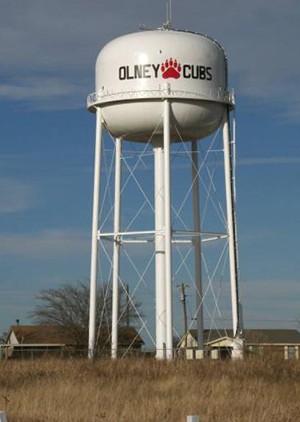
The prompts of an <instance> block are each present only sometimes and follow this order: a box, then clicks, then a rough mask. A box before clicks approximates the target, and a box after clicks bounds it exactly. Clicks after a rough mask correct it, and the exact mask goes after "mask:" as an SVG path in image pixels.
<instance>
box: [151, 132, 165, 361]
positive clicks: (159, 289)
mask: <svg viewBox="0 0 300 422" xmlns="http://www.w3.org/2000/svg"><path fill="white" fill-rule="evenodd" d="M153 151H154V192H155V193H154V202H155V284H156V286H155V297H156V358H157V359H164V358H165V347H166V284H165V242H164V233H163V231H164V225H165V216H164V212H165V211H164V199H165V194H164V190H165V189H164V150H163V143H162V141H161V140H156V141H155V142H154V144H153Z"/></svg>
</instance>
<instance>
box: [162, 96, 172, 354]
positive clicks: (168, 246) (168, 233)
mask: <svg viewBox="0 0 300 422" xmlns="http://www.w3.org/2000/svg"><path fill="white" fill-rule="evenodd" d="M170 142H171V140H170V103H169V100H168V99H165V100H164V179H165V277H166V280H165V283H166V358H167V359H172V358H173V318H172V313H173V310H172V227H171V224H172V221H171V171H170V162H171V161H170Z"/></svg>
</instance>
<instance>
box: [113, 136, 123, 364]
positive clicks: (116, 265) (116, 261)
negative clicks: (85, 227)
mask: <svg viewBox="0 0 300 422" xmlns="http://www.w3.org/2000/svg"><path fill="white" fill-rule="evenodd" d="M121 154H122V142H121V139H120V138H116V154H115V204H114V245H113V282H112V284H113V286H112V289H113V292H112V295H113V297H112V328H111V357H112V358H113V359H116V358H117V352H118V319H119V271H120V236H119V232H120V216H121Z"/></svg>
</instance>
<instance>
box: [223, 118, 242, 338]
mask: <svg viewBox="0 0 300 422" xmlns="http://www.w3.org/2000/svg"><path fill="white" fill-rule="evenodd" d="M229 119H230V117H229V110H227V113H226V118H225V121H224V125H223V147H224V170H225V190H226V207H227V229H228V242H229V269H230V284H231V304H232V325H233V337H235V336H236V335H237V334H238V328H239V295H238V271H237V250H236V233H235V215H234V211H235V210H234V206H235V204H234V196H233V194H234V190H233V181H232V160H231V148H230V125H229Z"/></svg>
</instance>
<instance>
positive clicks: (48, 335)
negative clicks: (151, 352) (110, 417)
mask: <svg viewBox="0 0 300 422" xmlns="http://www.w3.org/2000/svg"><path fill="white" fill-rule="evenodd" d="M105 338H106V339H107V341H105V342H102V343H101V347H102V348H103V349H104V350H107V349H109V348H110V335H109V333H108V331H107V330H106V337H105ZM83 343H86V342H84V341H83ZM143 345H144V341H143V339H142V338H141V337H140V335H139V333H138V332H137V331H136V330H135V328H133V327H129V326H128V327H120V329H119V347H120V349H122V350H127V349H130V350H135V351H136V350H140V349H141V347H142V346H143ZM86 349H87V344H81V345H78V343H76V344H74V339H73V338H72V336H71V335H70V334H69V332H68V330H67V329H66V328H64V327H61V326H59V325H13V326H11V327H10V329H9V332H8V335H7V338H6V341H5V343H4V344H2V345H0V358H1V357H2V358H6V359H8V358H33V357H37V356H44V355H45V354H50V355H51V356H54V355H55V356H65V355H70V354H74V353H77V354H78V353H81V354H82V353H86Z"/></svg>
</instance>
